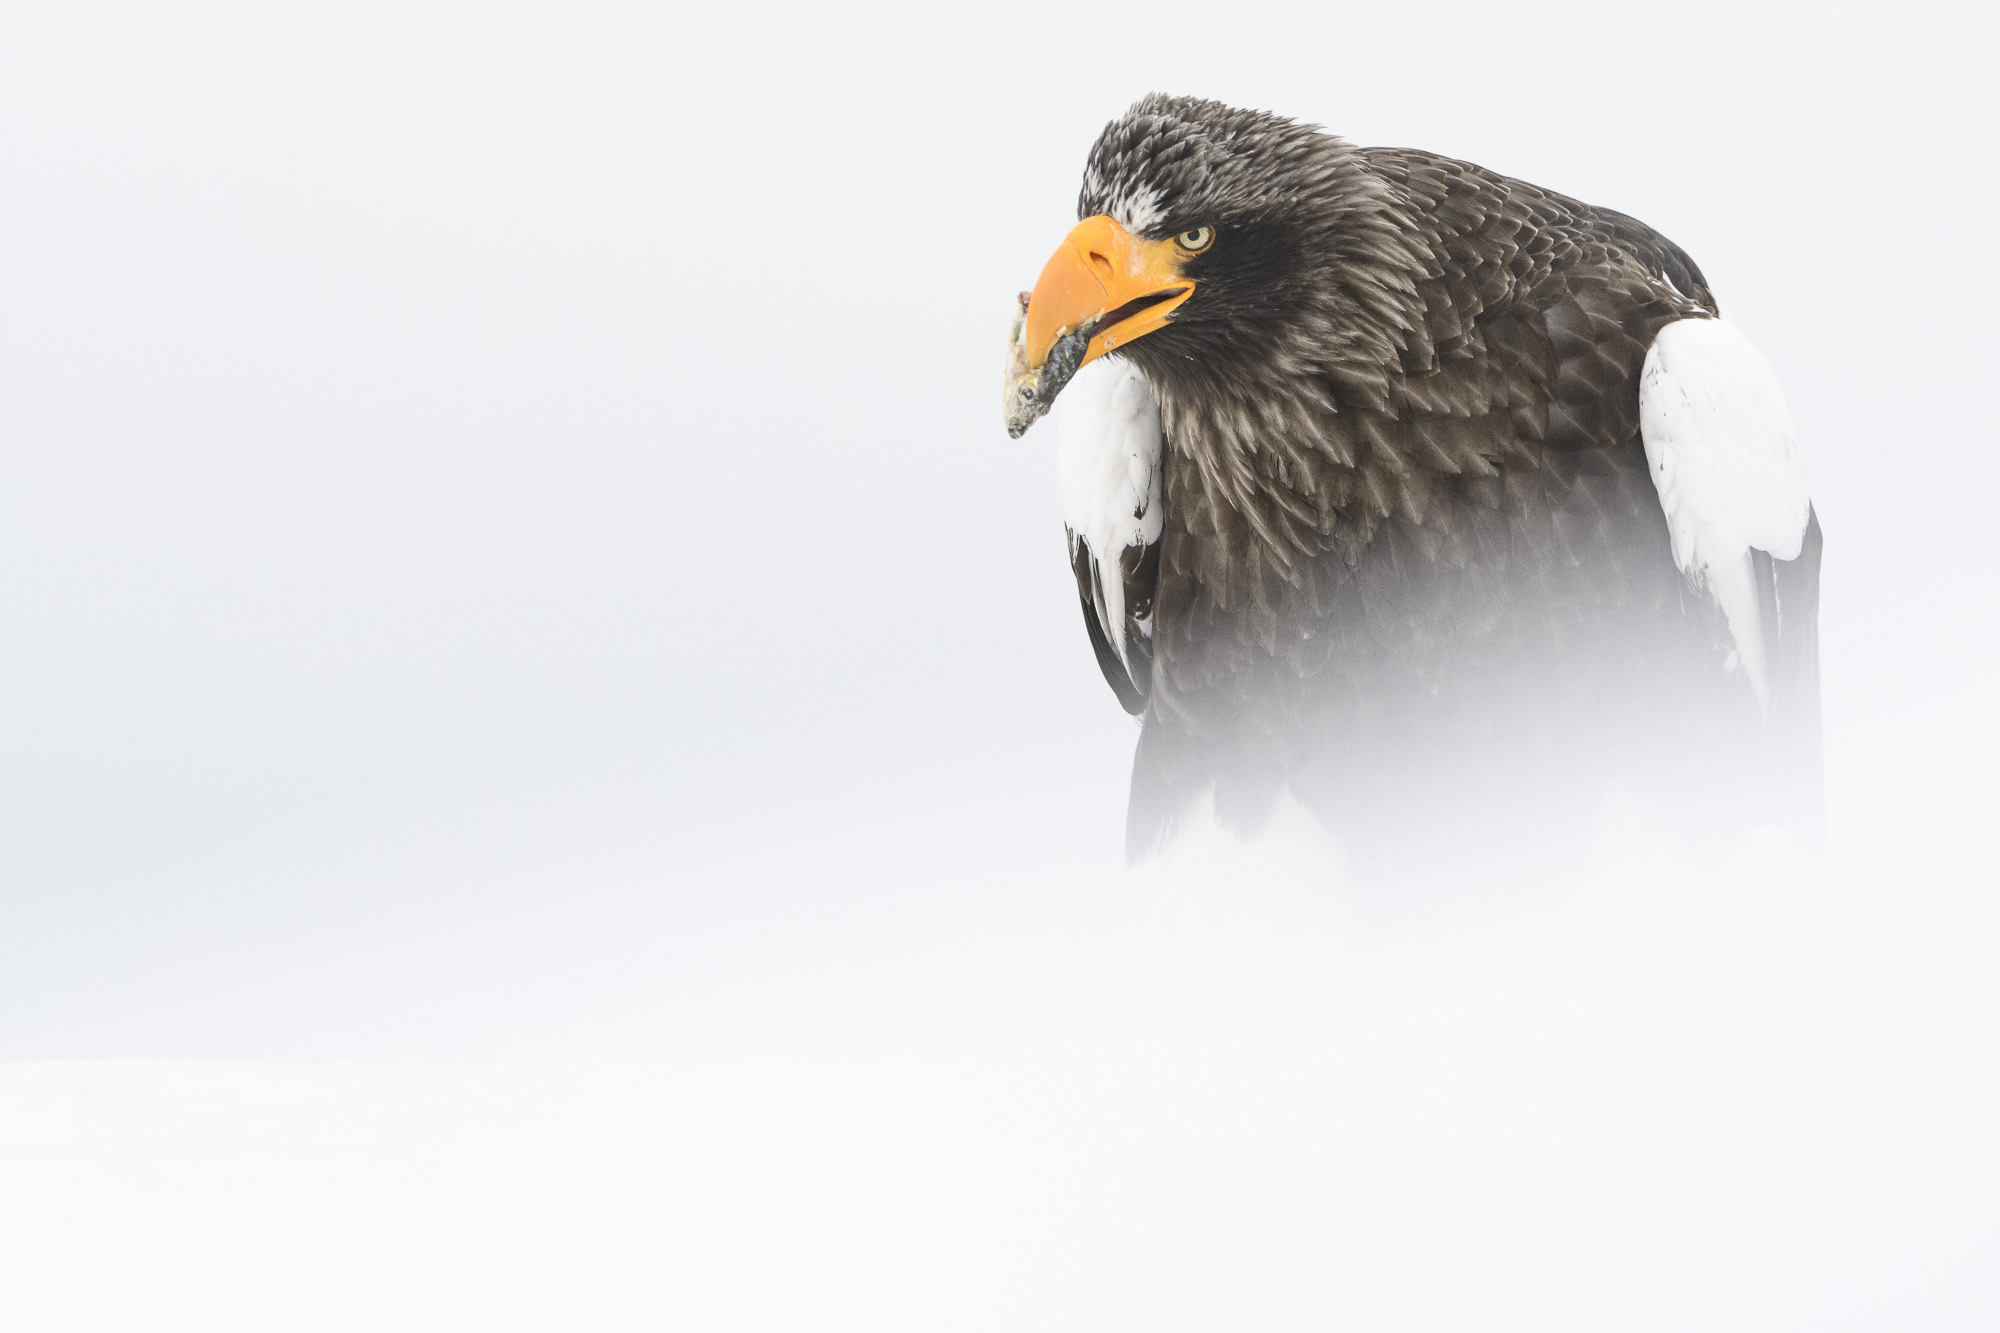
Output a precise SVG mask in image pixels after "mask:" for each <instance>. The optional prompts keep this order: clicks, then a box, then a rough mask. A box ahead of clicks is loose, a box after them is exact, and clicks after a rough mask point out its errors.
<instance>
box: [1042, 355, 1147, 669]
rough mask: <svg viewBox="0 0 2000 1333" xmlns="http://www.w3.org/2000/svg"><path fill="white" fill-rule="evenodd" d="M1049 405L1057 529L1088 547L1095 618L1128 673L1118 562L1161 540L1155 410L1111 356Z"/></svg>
mask: <svg viewBox="0 0 2000 1333" xmlns="http://www.w3.org/2000/svg"><path fill="white" fill-rule="evenodd" d="M1056 402H1057V419H1056V482H1057V486H1058V488H1059V489H1060V491H1061V493H1062V510H1063V522H1064V523H1066V524H1068V525H1069V530H1070V532H1071V534H1072V535H1073V536H1074V537H1075V538H1077V539H1079V540H1081V541H1082V542H1083V543H1084V544H1085V545H1087V546H1088V547H1089V548H1090V552H1091V556H1092V558H1093V559H1094V560H1095V562H1096V567H1097V570H1098V575H1097V579H1096V583H1097V590H1096V591H1097V596H1098V607H1097V611H1098V619H1099V621H1101V622H1102V624H1103V627H1104V632H1105V634H1106V635H1107V636H1108V637H1109V638H1110V640H1111V643H1112V646H1113V647H1115V648H1116V649H1117V650H1118V658H1119V660H1120V661H1121V662H1124V663H1125V665H1126V668H1127V669H1128V670H1129V669H1130V667H1131V660H1130V658H1129V657H1128V655H1127V654H1126V651H1125V581H1124V578H1123V576H1122V574H1121V572H1120V568H1119V563H1118V558H1119V554H1120V553H1121V552H1122V551H1123V550H1124V549H1125V548H1126V547H1128V546H1138V547H1145V546H1150V545H1151V544H1152V543H1154V542H1156V541H1158V540H1159V539H1160V446H1161V442H1162V435H1161V432H1160V405H1159V402H1158V401H1157V400H1156V399H1155V398H1154V397H1153V389H1152V386H1151V385H1149V384H1147V383H1146V380H1145V377H1144V376H1143V375H1141V374H1140V373H1139V372H1138V370H1137V369H1136V368H1135V367H1133V366H1132V365H1131V364H1130V363H1129V362H1127V361H1126V360H1125V359H1124V358H1123V357H1115V356H1105V357H1099V358H1098V359H1097V360H1095V361H1093V362H1091V363H1090V364H1089V365H1087V366H1084V367H1083V368H1082V369H1080V370H1078V371H1077V372H1076V377H1075V378H1074V379H1072V380H1071V381H1070V382H1069V383H1068V384H1067V385H1066V386H1064V388H1063V391H1062V397H1061V398H1059V399H1057V400H1056Z"/></svg>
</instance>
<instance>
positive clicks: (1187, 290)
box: [1006, 215, 1194, 437]
mask: <svg viewBox="0 0 2000 1333" xmlns="http://www.w3.org/2000/svg"><path fill="white" fill-rule="evenodd" d="M1186 258H1187V252H1186V251H1184V250H1182V249H1181V248H1180V246H1178V245H1176V244H1175V243H1174V242H1173V241H1171V240H1166V241H1146V240H1140V239H1139V238H1138V237H1135V236H1133V235H1132V233H1130V232H1128V231H1126V230H1125V228H1123V227H1121V226H1119V225H1118V223H1117V222H1115V221H1113V220H1112V219H1111V218H1109V217H1106V216H1103V215H1099V216H1097V217H1094V218H1085V219H1084V220H1083V221H1082V222H1079V223H1077V224H1076V227H1075V228H1074V229H1073V230H1072V231H1071V232H1070V234H1069V235H1068V236H1066V237H1064V238H1063V243H1062V244H1061V245H1059V246H1057V247H1056V252H1055V254H1053V255H1052V256H1050V257H1049V262H1048V264H1047V265H1046V266H1045V267H1044V268H1043V269H1042V276H1041V278H1040V279H1038V280H1037V281H1036V283H1035V290H1034V291H1033V292H1032V293H1029V294H1028V302H1027V308H1026V310H1025V312H1024V316H1023V318H1022V319H1021V320H1020V321H1019V322H1018V323H1017V325H1016V328H1015V331H1014V337H1013V339H1012V347H1011V349H1010V351H1011V356H1010V361H1009V365H1008V382H1007V398H1006V416H1007V429H1008V432H1009V433H1010V434H1012V435H1015V436H1017V437H1018V436H1019V435H1020V434H1021V432H1023V431H1025V430H1026V429H1027V428H1028V427H1029V426H1030V425H1032V424H1033V423H1034V421H1035V420H1036V418H1038V417H1040V416H1041V415H1042V414H1043V413H1044V412H1046V411H1048V408H1049V404H1050V403H1052V402H1054V401H1055V396H1056V395H1057V394H1058V393H1060V392H1062V387H1063V385H1064V384H1067V383H1068V382H1069V377H1070V376H1071V375H1073V374H1075V373H1076V371H1077V368H1078V367H1080V366H1085V365H1088V364H1089V363H1090V362H1092V361H1095V360H1096V359H1097V358H1098V357H1100V356H1103V355H1104V354H1105V353H1106V352H1109V351H1112V350H1113V349H1115V348H1119V347H1123V346H1125V345H1126V344H1127V343H1130V342H1131V341H1132V340H1133V339H1135V338H1143V337H1145V336H1146V335H1147V334H1149V333H1152V332H1154V331H1155V330H1157V329H1161V328H1164V327H1165V326H1166V324H1167V322H1168V317H1169V316H1170V315H1171V314H1172V313H1173V311H1174V310H1175V308H1176V307H1178V306H1179V305H1180V304H1181V303H1182V302H1183V301H1185V300H1187V299H1188V297H1190V296H1192V295H1193V294H1194V280H1193V279H1191V278H1186V277H1183V276H1182V275H1181V265H1182V263H1183V262H1184V261H1185V259H1186ZM1051 354H1054V356H1053V363H1052V362H1051Z"/></svg>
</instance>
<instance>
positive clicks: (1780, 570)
mask: <svg viewBox="0 0 2000 1333" xmlns="http://www.w3.org/2000/svg"><path fill="white" fill-rule="evenodd" d="M1077 214H1078V216H1079V217H1080V218H1081V219H1082V221H1080V222H1079V223H1078V224H1077V226H1076V228H1075V229H1074V230H1073V231H1071V232H1070V234H1069V236H1068V237H1067V238H1066V239H1064V241H1063V242H1062V244H1061V245H1060V246H1059V247H1058V248H1057V250H1056V252H1055V255H1054V257H1053V258H1051V259H1050V260H1049V262H1048V265H1047V267H1046V268H1045V269H1044V270H1043V272H1042V274H1041V277H1040V279H1039V281H1038V282H1037V283H1036V285H1035V288H1034V290H1033V291H1032V292H1031V293H1029V292H1024V293H1023V294H1022V300H1021V309H1020V312H1019V315H1018V317H1017V319H1016V321H1015V326H1014V330H1013V334H1012V339H1011V343H1010V361H1009V366H1008V378H1007V386H1006V399H1005V412H1006V420H1007V425H1008V429H1009V431H1010V433H1011V434H1013V435H1015V436H1019V435H1020V434H1021V433H1022V432H1023V431H1025V430H1026V429H1027V428H1028V427H1029V426H1030V425H1032V424H1033V423H1034V422H1035V421H1036V420H1037V419H1038V418H1039V417H1040V416H1041V415H1042V414H1043V413H1044V412H1046V411H1047V410H1048V409H1049V407H1050V406H1051V404H1052V403H1054V401H1055V400H1056V398H1057V396H1058V395H1059V394H1061V395H1063V403H1062V407H1061V411H1060V413H1059V417H1060V420H1059V423H1058V426H1059V458H1060V463H1059V471H1060V476H1061V482H1062V493H1063V506H1064V514H1065V520H1066V522H1067V524H1068V528H1069V541H1070V556H1071V563H1072V565H1073V567H1074V569H1075V573H1076V582H1077V589H1078V592H1079V594H1080V595H1081V598H1082V602H1083V611H1084V620H1085V623H1086V626H1087V628H1088V631H1089V636H1090V642H1091V645H1092V647H1093V648H1094V649H1095V652H1096V657H1097V661H1098V664H1099V666H1100V667H1101V668H1102V670H1103V673H1104V676H1105V678H1106V680H1108V681H1109V682H1110V684H1111V688H1112V690H1113V691H1114V692H1115V693H1116V694H1117V696H1118V699H1119V701H1120V702H1121V703H1122V704H1123V705H1124V706H1125V708H1126V709H1127V710H1128V711H1129V712H1131V713H1134V714H1137V715H1139V717H1140V719H1141V729H1140V736H1139V743H1138V750H1137V754H1136V756H1135V760H1134V766H1133V775H1132V792H1131V802H1130V814H1129V819H1128V827H1127V847H1128V852H1129V853H1130V854H1131V855H1132V856H1133V857H1135V858H1141V857H1144V856H1146V855H1147V854H1149V853H1150V852H1152V851H1153V850H1155V849H1156V848H1157V847H1159V846H1160V845H1161V844H1162V843H1163V841H1165V840H1166V838H1167V837H1168V836H1169V835H1170V834H1171V833H1172V832H1173V830H1174V829H1175V828H1176V826H1177V825H1178V824H1180V823H1181V822H1182V821H1184V820H1185V819H1187V818H1188V817H1189V815H1190V812H1192V811H1196V810H1204V811H1207V812H1208V813H1209V814H1210V815H1212V816H1213V817H1215V818H1218V819H1220V821H1221V822H1222V823H1223V824H1224V825H1225V826H1226V827H1231V828H1234V829H1237V830H1238V831H1243V832H1253V831H1255V830H1256V829H1258V828H1259V827H1260V826H1261V825H1262V824H1263V823H1264V822H1265V821H1266V820H1267V819H1268V818H1269V816H1270V813H1271V811H1272V810H1273V808H1274V807H1275V804H1276V802H1277V801H1278V799H1279V797H1280V795H1281V793H1287V792H1288V793H1290V794H1291V796H1293V797H1294V798H1296V799H1297V800H1299V801H1301V802H1303V803H1304V804H1305V805H1306V806H1307V807H1308V808H1309V809H1312V810H1313V811H1315V812H1316V813H1317V814H1318V815H1319V816H1320V817H1321V818H1322V819H1324V820H1325V821H1326V822H1327V823H1328V824H1329V825H1330V826H1331V828H1332V829H1333V830H1334V831H1335V832H1336V834H1338V835H1339V836H1340V837H1341V838H1342V839H1343V840H1344V841H1346V842H1347V843H1348V844H1349V847H1350V851H1351V853H1352V854H1353V855H1354V856H1355V857H1356V858H1357V861H1358V862H1359V864H1360V865H1361V866H1362V867H1363V868H1364V871H1365V869H1366V868H1369V867H1372V868H1374V869H1375V870H1377V871H1382V870H1388V871H1392V872H1393V870H1394V869H1395V868H1396V867H1398V866H1401V865H1405V864H1408V863H1411V862H1412V861H1423V860H1425V859H1426V858H1434V854H1435V853H1436V852H1437V851H1438V849H1440V848H1456V849H1458V850H1459V852H1460V853H1462V854H1461V855H1460V856H1459V857H1458V861H1459V862H1460V863H1461V864H1463V863H1466V862H1467V861H1468V859H1471V860H1472V861H1474V862H1476V858H1477V857H1478V856H1479V855H1481V854H1484V853H1485V852H1487V851H1491V852H1492V853H1493V854H1496V855H1498V854H1501V853H1502V852H1503V851H1504V852H1505V853H1506V854H1514V853H1518V852H1520V851H1521V849H1522V848H1523V847H1528V846H1539V847H1544V848H1546V847H1549V846H1551V845H1553V844H1563V843H1565V842H1569V843H1572V844H1575V847H1576V848H1580V847H1581V844H1583V843H1584V842H1586V841H1587V840H1588V832H1587V830H1588V828H1589V826H1590V823H1591V818H1592V815H1593V812H1594V811H1595V810H1597V809H1598V808H1599V807H1600V806H1601V805H1602V803H1603V802H1604V801H1606V800H1608V799H1614V798H1616V797H1618V796H1620V795H1622V796H1623V797H1624V798H1626V799H1629V800H1630V801H1631V802H1633V803H1635V805H1636V807H1637V808H1639V809H1641V810H1643V811H1645V812H1647V814H1648V816H1649V817H1651V818H1653V819H1655V820H1656V822H1657V823H1658V825H1659V826H1660V827H1661V828H1664V829H1668V830H1678V831H1679V832H1681V833H1685V834H1688V835H1689V836H1691V837H1696V838H1701V837H1704V836H1709V835H1715V834H1718V833H1727V832H1729V831H1731V830H1740V829H1747V828H1750V827H1753V826H1758V825H1766V824H1776V825H1779V826H1788V827H1789V828H1790V829H1791V830H1792V831H1793V832H1794V833H1795V834H1796V835H1798V836H1799V837H1800V838H1801V839H1803V840H1808V841H1809V840H1810V839H1811V838H1812V836H1813V832H1814V827H1815V825H1816V823H1817V821H1818V819H1819V815H1818V812H1819V809H1820V798H1819V789H1820V777H1819V700H1818V650H1817V629H1816V616H1817V603H1818V582H1819V558H1820V534H1819V527H1818V522H1817V520H1816V518H1815V517H1814V514H1813V510H1812V506H1811V504H1810V501H1809V499H1808V496H1807V492H1806V487H1805V482H1804V478H1803V475H1802V473H1801V471H1800V467H1799V463H1798V456H1797V449H1796V445H1795V443H1794V438H1793V433H1792V427H1791V423H1790V418H1789V415H1788V413H1787V411H1786V407H1785V402H1784V399H1783V396H1782V395H1781V393H1780V392H1779V390H1778V387H1777V384H1776V381H1775V379H1774V377H1773V376H1772V374H1771V372H1770V370H1769V368H1768V367H1767V366H1766V364H1765V363H1764V361H1763V359H1762V358H1761V357H1760V356H1759V355H1758V354H1757V352H1756V351H1755V349H1754V348H1752V347H1751V345H1750V344H1749V343H1748V342H1747V341H1746V340H1745V339H1744V337H1743V336H1742V334H1741V333H1739V332H1738V331H1737V330H1736V329H1735V327H1734V326H1733V325H1731V324H1729V323H1728V322H1726V321H1725V320H1723V319H1722V318H1721V315H1720V312H1719V309H1718V306H1717V304H1716V300H1715V297H1714V296H1713V294H1712V293H1711V292H1710V290H1709V287H1708V283H1707V281H1706V280H1705V279H1704V278H1703V277H1702V273H1701V270H1700V269H1699V268H1697V267H1696V266H1695V263H1694V261H1693V260H1691V259H1690V258H1689V257H1688V256H1687V255H1686V254H1685V253H1683V252H1682V251H1681V249H1680V248H1679V247H1678V246H1676V245H1675V244H1674V243H1673V242H1671V241H1669V240H1667V239H1666V238H1665V237H1663V236H1661V235H1660V234H1659V233H1657V232H1655V231H1653V230H1652V229H1651V228H1649V227H1647V226H1646V225H1645V224H1643V223H1641V222H1638V221H1636V220H1635V219H1633V218H1630V217H1627V216H1625V215H1624V214H1622V213H1617V212H1613V211H1612V210H1610V209H1606V208H1595V207H1592V206H1590V205H1587V204H1582V203H1579V202H1577V201H1576V200H1574V199H1569V198H1565V197H1564V196H1562V195H1559V194H1556V193H1553V192H1551V191H1548V190H1544V189H1540V188H1538V187H1536V186H1533V185H1529V184H1526V183H1524V182H1522V181H1518V180H1511V179H1508V178H1507V177H1504V176H1499V175H1496V174H1494V173H1493V172H1490V171H1486V170H1484V169H1482V168H1480V167H1477V166H1473V165H1471V164H1469V163H1465V162H1457V161H1453V160H1451V159H1449V158H1444V157H1440V156H1437V155H1436V154H1433V153H1427V152H1421V151H1417V150H1414V149H1403V148H1357V147H1354V146H1352V145H1350V144H1348V143H1346V142H1344V141H1342V140H1341V139H1339V138H1337V137H1334V136H1332V135H1330V134H1327V133H1325V132H1323V131H1321V130H1320V129H1318V128H1317V127H1314V126H1310V125H1303V124H1299V123H1297V122H1294V121H1291V120H1288V119H1285V118H1282V117H1279V116H1275V115H1271V114H1268V113H1265V112H1259V111H1245V110H1238V109H1235V108H1231V107H1227V106H1224V105H1221V104H1220V103H1216V102H1209V101H1200V100H1195V99H1189V98H1179V97H1167V96H1161V95H1154V96H1149V97H1147V98H1145V99H1143V100H1141V101H1140V102H1138V103H1137V104H1136V105H1134V106H1133V107H1132V109H1131V110H1130V111H1128V112H1126V113H1125V114H1124V115H1123V116H1121V117H1119V118H1118V119H1117V120H1115V121H1113V122H1112V123H1111V124H1110V125H1109V126H1108V127H1106V129H1105V130H1104V133H1103V134H1102V135H1101V136H1100V137H1099V138H1098V140H1097V143H1096V145H1095V147H1093V148H1092V150H1091V153H1090V157H1089V161H1088V164H1087V166H1086V169H1085V171H1084V178H1083V190H1082V194H1081V196H1080V198H1079V200H1078V206H1077ZM1554 859H1556V860H1560V859H1561V857H1560V856H1557V857H1556V858H1554Z"/></svg>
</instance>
